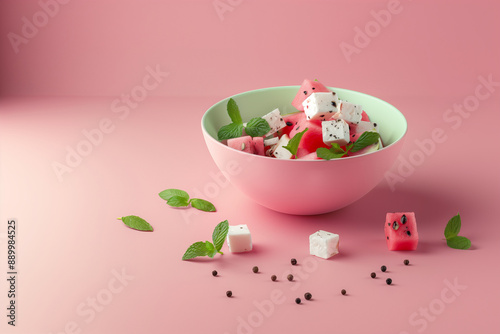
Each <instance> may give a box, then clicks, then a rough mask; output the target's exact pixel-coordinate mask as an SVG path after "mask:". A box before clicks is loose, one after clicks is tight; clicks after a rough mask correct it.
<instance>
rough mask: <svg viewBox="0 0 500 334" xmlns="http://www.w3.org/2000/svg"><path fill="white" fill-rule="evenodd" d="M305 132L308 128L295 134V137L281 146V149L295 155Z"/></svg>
mask: <svg viewBox="0 0 500 334" xmlns="http://www.w3.org/2000/svg"><path fill="white" fill-rule="evenodd" d="M307 130H309V128H305V129H304V131H302V132H299V133H296V134H295V136H293V138H292V139H290V141H289V142H288V144H287V145H285V146H283V148H286V149H287V150H288V151H290V153H292V154H293V155H297V149H298V148H299V144H300V140H301V139H302V136H303V135H304V133H306V131H307Z"/></svg>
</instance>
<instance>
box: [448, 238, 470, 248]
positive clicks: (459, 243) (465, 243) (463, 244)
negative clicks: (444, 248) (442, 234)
mask: <svg viewBox="0 0 500 334" xmlns="http://www.w3.org/2000/svg"><path fill="white" fill-rule="evenodd" d="M446 244H447V245H448V246H449V247H451V248H455V249H469V248H470V246H471V242H470V240H469V239H467V238H466V237H461V236H454V237H451V238H447V239H446Z"/></svg>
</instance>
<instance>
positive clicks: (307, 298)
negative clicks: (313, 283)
mask: <svg viewBox="0 0 500 334" xmlns="http://www.w3.org/2000/svg"><path fill="white" fill-rule="evenodd" d="M304 298H305V299H306V300H311V298H312V295H311V294H310V293H309V292H306V293H304Z"/></svg>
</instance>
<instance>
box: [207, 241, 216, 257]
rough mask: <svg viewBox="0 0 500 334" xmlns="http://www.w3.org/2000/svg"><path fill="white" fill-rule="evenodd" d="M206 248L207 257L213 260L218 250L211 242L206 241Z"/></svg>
mask: <svg viewBox="0 0 500 334" xmlns="http://www.w3.org/2000/svg"><path fill="white" fill-rule="evenodd" d="M205 248H206V249H207V256H208V257H210V258H213V257H214V256H215V254H217V249H215V246H214V244H213V243H211V242H210V241H205Z"/></svg>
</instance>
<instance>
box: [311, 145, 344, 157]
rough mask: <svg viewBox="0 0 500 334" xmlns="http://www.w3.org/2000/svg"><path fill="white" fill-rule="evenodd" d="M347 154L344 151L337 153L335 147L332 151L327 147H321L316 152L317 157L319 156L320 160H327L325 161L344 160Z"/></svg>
mask: <svg viewBox="0 0 500 334" xmlns="http://www.w3.org/2000/svg"><path fill="white" fill-rule="evenodd" d="M332 149H333V151H332ZM346 154H347V152H345V151H344V150H342V149H340V151H338V152H337V151H336V149H335V148H334V147H333V146H332V147H331V148H330V149H327V148H325V147H320V148H318V149H317V150H316V155H317V156H318V158H321V159H325V160H332V159H338V158H342V157H343V156H344V155H346Z"/></svg>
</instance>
